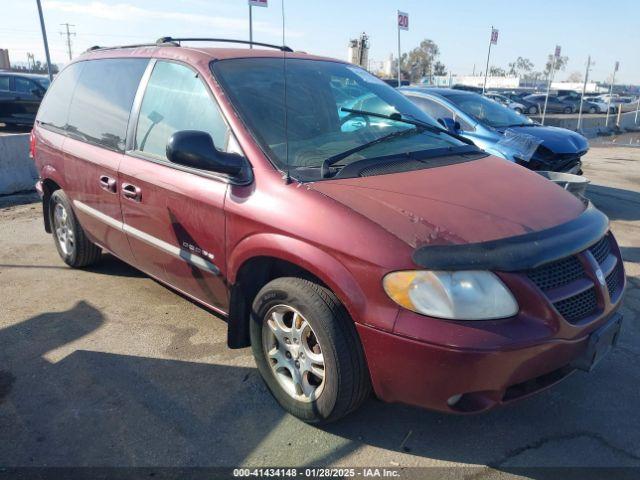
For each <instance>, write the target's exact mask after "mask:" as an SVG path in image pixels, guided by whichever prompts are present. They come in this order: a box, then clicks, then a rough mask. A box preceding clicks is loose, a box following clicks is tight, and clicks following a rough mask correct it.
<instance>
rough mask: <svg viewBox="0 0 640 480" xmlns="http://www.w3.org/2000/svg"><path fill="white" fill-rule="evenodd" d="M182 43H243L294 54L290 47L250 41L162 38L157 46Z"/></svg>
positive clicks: (157, 42)
mask: <svg viewBox="0 0 640 480" xmlns="http://www.w3.org/2000/svg"><path fill="white" fill-rule="evenodd" d="M180 42H224V43H242V44H244V45H258V46H259V47H267V48H275V49H277V50H281V51H283V52H293V50H292V49H291V48H290V47H287V46H286V45H273V44H271V43H261V42H251V41H249V40H233V39H230V38H195V37H194V38H173V37H160V38H159V39H158V40H157V41H156V44H158V45H160V44H164V43H177V44H178V45H179V44H180Z"/></svg>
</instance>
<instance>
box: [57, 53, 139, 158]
mask: <svg viewBox="0 0 640 480" xmlns="http://www.w3.org/2000/svg"><path fill="white" fill-rule="evenodd" d="M81 63H84V64H85V65H83V68H82V73H81V74H80V79H79V81H78V85H77V86H76V89H75V92H74V95H73V100H72V101H71V107H70V110H69V120H68V125H67V130H68V131H69V133H70V135H72V136H73V137H75V138H78V139H80V140H83V141H86V142H89V143H93V144H96V145H99V146H102V147H105V148H108V149H111V150H117V151H123V150H124V145H125V138H126V133H127V124H128V122H129V113H130V112H131V105H132V104H133V98H134V97H135V94H136V90H137V89H138V84H139V82H140V78H141V77H142V74H143V73H144V70H145V68H146V67H147V64H148V63H149V60H148V59H146V58H113V59H105V60H89V61H86V62H81ZM56 83H57V82H56ZM52 88H53V87H52ZM48 96H49V95H47V97H48Z"/></svg>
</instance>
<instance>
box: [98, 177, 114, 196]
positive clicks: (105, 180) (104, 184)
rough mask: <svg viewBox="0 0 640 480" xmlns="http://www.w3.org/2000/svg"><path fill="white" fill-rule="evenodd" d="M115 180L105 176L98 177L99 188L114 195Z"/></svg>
mask: <svg viewBox="0 0 640 480" xmlns="http://www.w3.org/2000/svg"><path fill="white" fill-rule="evenodd" d="M116 185H117V182H116V179H115V178H111V177H109V176H107V175H100V188H102V189H103V190H106V191H107V192H111V193H116Z"/></svg>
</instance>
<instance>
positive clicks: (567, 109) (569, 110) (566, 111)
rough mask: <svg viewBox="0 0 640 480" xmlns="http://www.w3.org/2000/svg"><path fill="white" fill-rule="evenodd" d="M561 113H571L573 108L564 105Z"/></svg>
mask: <svg viewBox="0 0 640 480" xmlns="http://www.w3.org/2000/svg"><path fill="white" fill-rule="evenodd" d="M562 112H563V113H572V112H573V109H572V108H571V107H564V110H562Z"/></svg>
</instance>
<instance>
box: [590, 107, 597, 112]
mask: <svg viewBox="0 0 640 480" xmlns="http://www.w3.org/2000/svg"><path fill="white" fill-rule="evenodd" d="M589 113H598V109H597V108H596V107H590V108H589Z"/></svg>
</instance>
